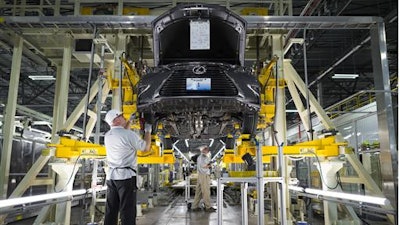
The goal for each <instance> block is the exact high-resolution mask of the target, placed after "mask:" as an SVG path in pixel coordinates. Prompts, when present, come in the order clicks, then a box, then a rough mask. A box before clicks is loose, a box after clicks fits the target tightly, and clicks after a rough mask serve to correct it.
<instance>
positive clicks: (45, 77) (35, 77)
mask: <svg viewBox="0 0 400 225" xmlns="http://www.w3.org/2000/svg"><path fill="white" fill-rule="evenodd" d="M28 77H29V79H31V80H55V79H56V78H55V77H53V76H52V75H32V76H28Z"/></svg>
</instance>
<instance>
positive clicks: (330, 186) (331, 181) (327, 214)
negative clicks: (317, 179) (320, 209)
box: [317, 161, 344, 225]
mask: <svg viewBox="0 0 400 225" xmlns="http://www.w3.org/2000/svg"><path fill="white" fill-rule="evenodd" d="M343 163H344V162H343V161H336V162H334V161H327V162H321V163H320V164H319V165H317V169H318V170H319V173H320V174H321V180H322V190H325V191H329V190H334V189H339V188H338V185H337V180H336V172H337V171H339V170H340V169H341V168H342V167H343ZM324 220H325V225H331V224H334V223H337V221H338V214H337V203H335V202H330V201H324Z"/></svg>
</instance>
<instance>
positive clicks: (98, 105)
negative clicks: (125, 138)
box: [86, 44, 107, 144]
mask: <svg viewBox="0 0 400 225" xmlns="http://www.w3.org/2000/svg"><path fill="white" fill-rule="evenodd" d="M104 52H105V45H104V44H102V45H101V60H100V72H99V74H98V76H97V78H98V79H99V80H100V79H102V78H104V77H103V73H104V71H105V70H104ZM98 85H99V90H101V88H102V82H99V83H98ZM105 97H107V95H106V96H105ZM104 101H105V98H104V100H103V93H102V92H101V91H99V92H98V93H97V101H96V108H95V111H96V118H97V119H96V132H95V135H94V143H96V144H100V128H101V118H100V117H101V109H102V107H103V102H104ZM88 136H89V135H86V137H88Z"/></svg>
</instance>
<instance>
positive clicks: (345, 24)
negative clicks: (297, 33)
mask: <svg viewBox="0 0 400 225" xmlns="http://www.w3.org/2000/svg"><path fill="white" fill-rule="evenodd" d="M3 18H4V21H5V24H6V25H9V26H5V27H4V28H9V27H14V29H15V30H23V29H24V28H29V29H30V28H31V27H32V26H33V25H41V27H43V28H52V27H53V28H57V29H58V30H62V29H64V30H73V29H82V28H84V29H90V30H92V29H93V25H96V27H97V28H98V29H108V30H118V29H128V30H129V29H139V28H147V29H150V28H151V22H152V21H153V20H154V19H155V18H156V16H107V15H104V16H24V17H19V16H6V17H3ZM243 18H244V19H245V20H246V21H247V28H250V29H254V28H260V29H286V30H288V29H302V28H307V29H370V28H371V26H372V25H374V24H376V23H379V22H383V19H382V18H380V17H367V16H364V17H363V16H358V17H353V16H341V17H335V16H315V17H303V16H243Z"/></svg>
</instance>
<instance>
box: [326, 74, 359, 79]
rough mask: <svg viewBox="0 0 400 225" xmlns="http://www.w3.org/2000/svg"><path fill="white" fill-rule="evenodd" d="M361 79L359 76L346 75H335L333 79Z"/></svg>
mask: <svg viewBox="0 0 400 225" xmlns="http://www.w3.org/2000/svg"><path fill="white" fill-rule="evenodd" d="M357 77H359V75H358V74H345V73H341V74H340V73H335V74H334V75H333V76H332V78H333V79H356V78H357Z"/></svg>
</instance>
